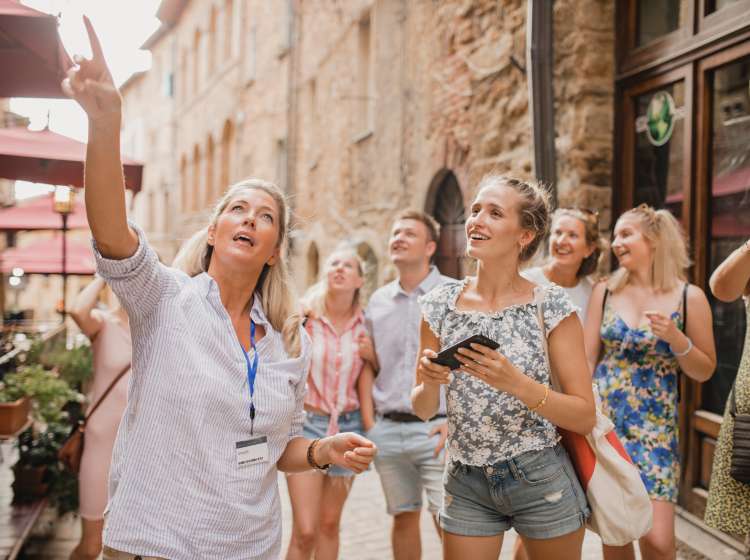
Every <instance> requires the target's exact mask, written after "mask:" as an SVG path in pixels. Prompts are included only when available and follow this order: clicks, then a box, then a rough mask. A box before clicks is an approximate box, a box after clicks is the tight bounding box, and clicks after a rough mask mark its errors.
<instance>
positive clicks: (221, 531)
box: [94, 224, 309, 560]
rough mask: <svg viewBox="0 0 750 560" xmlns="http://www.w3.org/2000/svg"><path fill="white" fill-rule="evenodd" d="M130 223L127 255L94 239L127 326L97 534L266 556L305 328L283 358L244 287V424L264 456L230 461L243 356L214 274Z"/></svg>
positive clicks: (276, 543) (276, 538)
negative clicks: (180, 265)
mask: <svg viewBox="0 0 750 560" xmlns="http://www.w3.org/2000/svg"><path fill="white" fill-rule="evenodd" d="M131 227H133V229H135V230H136V231H137V233H138V238H139V247H138V250H137V251H136V253H135V254H134V255H133V256H131V257H129V258H126V259H122V260H109V259H105V258H103V257H102V256H101V255H100V254H99V253H98V251H96V247H94V248H95V255H96V260H97V270H98V272H99V273H100V274H101V275H102V276H103V277H104V278H105V279H106V280H107V283H108V284H109V285H110V286H111V287H112V289H113V290H114V292H115V293H116V294H117V296H118V297H119V298H120V301H121V302H122V305H123V307H125V310H126V311H127V313H128V316H129V317H130V328H131V331H132V338H133V373H132V378H131V381H130V386H129V393H128V406H127V409H126V411H125V414H124V416H123V418H122V421H121V423H120V428H119V430H118V433H117V440H116V442H115V448H114V452H113V456H112V467H111V471H110V485H109V505H108V506H107V507H108V514H107V523H106V528H105V532H104V544H106V545H107V546H109V547H111V548H114V549H116V550H120V551H123V552H128V553H130V554H135V555H143V556H157V557H161V558H170V559H171V560H183V559H184V560H187V559H195V558H222V559H228V560H231V559H237V560H239V559H247V558H260V559H266V558H268V559H270V558H278V557H279V553H280V546H281V508H280V502H279V492H278V486H277V470H276V462H277V461H278V460H279V457H280V456H281V454H282V453H283V451H284V449H285V448H286V445H287V443H288V442H289V441H290V440H291V439H292V438H294V437H297V436H300V435H301V432H302V424H303V420H304V411H303V408H302V404H303V399H304V393H305V382H306V375H307V371H308V362H309V360H308V357H309V339H308V337H307V333H305V332H304V330H303V329H300V331H301V336H302V338H303V351H302V354H301V356H300V357H299V358H290V357H289V356H288V355H287V353H286V352H285V350H284V345H283V340H282V337H281V334H280V333H279V332H277V331H275V330H274V329H273V327H271V325H270V323H269V322H268V319H267V318H266V316H265V313H264V311H263V305H262V303H261V301H260V297H259V295H258V294H256V295H255V299H254V304H253V307H252V310H251V312H250V315H251V317H252V319H253V320H254V321H255V322H256V324H258V325H262V326H263V327H264V328H265V330H266V335H265V336H264V337H263V338H262V339H261V340H260V341H258V342H257V351H258V355H259V367H258V372H257V376H256V380H255V394H254V403H255V407H256V411H257V413H256V417H255V423H254V431H253V435H254V436H261V435H262V436H267V438H268V455H269V458H268V461H266V462H264V463H260V464H251V465H246V466H243V467H240V466H238V464H237V458H236V449H235V444H236V443H237V442H240V441H245V440H248V439H250V437H251V436H250V414H249V404H250V398H249V390H248V379H247V363H246V360H245V356H244V355H243V350H242V347H241V345H240V343H239V340H238V338H237V335H236V333H235V331H234V328H233V326H232V322H231V320H230V318H229V315H228V314H227V312H226V310H225V308H224V307H223V305H222V303H221V299H220V298H219V290H218V287H217V285H216V282H215V281H214V280H213V279H212V278H211V277H210V276H209V275H208V274H205V273H203V274H200V275H198V276H195V277H193V278H190V277H188V276H187V275H186V274H184V273H183V272H180V271H178V270H175V269H173V268H169V267H166V266H164V265H162V264H160V263H159V261H158V259H157V257H156V253H155V252H154V251H153V250H152V249H151V248H150V247H149V246H148V244H147V242H146V239H145V236H144V235H143V232H142V231H140V229H139V228H137V227H136V226H132V224H131ZM250 358H251V360H252V354H251V356H250Z"/></svg>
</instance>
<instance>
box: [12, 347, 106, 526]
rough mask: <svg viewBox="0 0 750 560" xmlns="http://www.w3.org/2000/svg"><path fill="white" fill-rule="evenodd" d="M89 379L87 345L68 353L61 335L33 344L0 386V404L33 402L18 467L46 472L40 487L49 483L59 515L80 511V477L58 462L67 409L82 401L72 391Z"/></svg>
mask: <svg viewBox="0 0 750 560" xmlns="http://www.w3.org/2000/svg"><path fill="white" fill-rule="evenodd" d="M91 374H92V355H91V348H90V346H88V345H81V346H77V347H75V348H72V349H67V348H66V346H65V338H64V336H60V337H56V338H53V339H51V340H47V341H42V340H41V339H37V340H34V341H33V342H32V343H31V344H30V346H29V349H28V350H26V351H24V352H22V353H20V354H19V355H18V357H17V358H16V359H15V371H10V372H8V373H6V374H5V376H4V377H3V380H2V382H0V402H12V401H15V400H17V399H19V398H21V397H23V396H28V397H29V398H30V399H31V401H32V418H33V420H34V427H33V428H30V429H29V430H27V431H25V432H24V433H23V434H21V436H20V437H19V439H18V451H19V459H18V462H17V463H16V468H24V467H38V466H46V467H47V469H46V471H45V477H44V482H45V483H46V484H49V499H50V503H51V504H52V505H54V506H56V507H57V509H58V512H59V513H60V514H64V513H67V512H69V511H75V510H77V509H78V477H77V476H76V475H74V474H72V473H70V472H69V471H67V470H66V469H65V468H64V467H63V465H62V464H61V463H60V461H59V460H58V458H57V454H58V451H59V450H60V447H62V445H63V444H64V443H65V440H66V439H67V437H68V435H69V434H70V431H71V427H72V424H71V422H70V419H69V417H68V412H67V411H66V409H68V408H70V407H68V406H66V405H68V404H69V403H71V402H77V403H81V402H82V401H83V395H81V394H80V393H79V392H78V391H76V390H74V388H80V387H81V386H82V384H83V383H84V382H85V381H86V380H88V379H89V378H90V377H91Z"/></svg>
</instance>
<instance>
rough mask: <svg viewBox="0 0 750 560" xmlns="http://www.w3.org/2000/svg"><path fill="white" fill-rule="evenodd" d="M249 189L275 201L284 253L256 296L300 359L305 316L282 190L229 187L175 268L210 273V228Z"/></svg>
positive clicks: (256, 183) (253, 184)
mask: <svg viewBox="0 0 750 560" xmlns="http://www.w3.org/2000/svg"><path fill="white" fill-rule="evenodd" d="M246 190H260V191H263V192H265V193H266V194H268V195H269V196H270V197H271V198H272V199H273V200H274V202H275V203H276V207H277V208H278V211H279V237H278V239H277V241H276V246H277V247H278V249H279V253H280V254H279V259H278V260H277V261H276V263H275V264H274V265H268V264H266V265H265V266H264V267H263V270H262V272H261V273H260V277H259V278H258V282H257V284H256V285H255V293H257V294H259V295H260V299H261V302H262V304H263V310H264V312H265V314H266V317H268V321H269V322H270V323H271V326H272V327H273V328H274V330H276V331H278V332H280V333H281V335H282V338H283V340H284V348H285V350H286V352H287V354H289V355H290V356H291V357H298V356H299V355H300V352H301V342H300V333H299V330H300V329H299V326H300V323H301V316H300V314H299V313H296V312H295V309H296V305H295V297H294V290H293V289H292V282H291V278H290V275H289V269H288V266H287V262H286V253H287V244H288V241H287V240H288V237H289V210H288V206H287V203H286V199H285V198H284V194H283V193H282V192H281V189H279V187H277V186H276V185H274V184H273V183H269V182H267V181H263V180H261V179H246V180H244V181H241V182H239V183H236V184H234V185H232V186H231V187H229V188H228V189H227V191H226V192H225V193H224V195H223V196H222V197H221V199H220V200H219V201H218V203H217V204H216V206H215V207H214V209H213V212H212V214H211V219H210V221H209V225H207V226H206V227H204V228H202V229H201V230H200V231H198V232H197V233H195V234H194V235H193V236H192V237H191V238H190V239H188V240H187V241H186V242H185V243H184V244H183V245H182V247H181V248H180V250H179V252H178V253H177V256H176V257H175V259H174V262H173V263H172V266H173V267H174V268H177V269H179V270H182V271H184V272H185V273H186V274H187V275H188V276H197V275H198V274H200V273H201V272H206V271H207V270H208V265H209V264H210V262H211V255H212V254H213V250H214V248H213V246H211V245H209V244H208V229H209V227H211V226H215V225H216V222H217V221H218V220H219V216H221V214H222V212H224V210H225V209H226V207H227V206H228V205H229V203H230V202H231V201H232V200H233V199H234V198H235V197H236V196H237V195H238V194H239V193H240V192H242V191H246Z"/></svg>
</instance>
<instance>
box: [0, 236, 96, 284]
mask: <svg viewBox="0 0 750 560" xmlns="http://www.w3.org/2000/svg"><path fill="white" fill-rule="evenodd" d="M66 261H67V265H66V267H65V271H66V273H67V274H78V275H89V274H94V272H95V269H96V265H95V263H94V252H93V250H92V249H91V244H90V243H87V242H84V241H80V240H78V239H70V238H68V240H67V258H66ZM14 268H21V269H23V271H24V274H62V235H55V237H53V238H47V239H39V240H37V241H34V242H33V243H31V244H30V245H25V246H23V247H12V248H10V249H6V250H5V251H3V252H2V253H0V270H2V272H3V274H11V272H12V271H13V269H14Z"/></svg>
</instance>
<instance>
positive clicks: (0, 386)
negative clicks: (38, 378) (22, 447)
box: [0, 375, 31, 436]
mask: <svg viewBox="0 0 750 560" xmlns="http://www.w3.org/2000/svg"><path fill="white" fill-rule="evenodd" d="M8 378H10V379H8ZM30 410H31V401H30V400H29V398H28V396H27V395H26V393H25V391H24V389H23V387H22V385H21V384H19V383H18V380H17V379H14V378H13V377H12V376H11V375H7V376H6V379H5V380H4V381H3V382H2V383H0V436H12V435H14V434H16V432H18V430H20V429H21V428H23V426H24V424H26V422H27V421H28V419H29V411H30Z"/></svg>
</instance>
